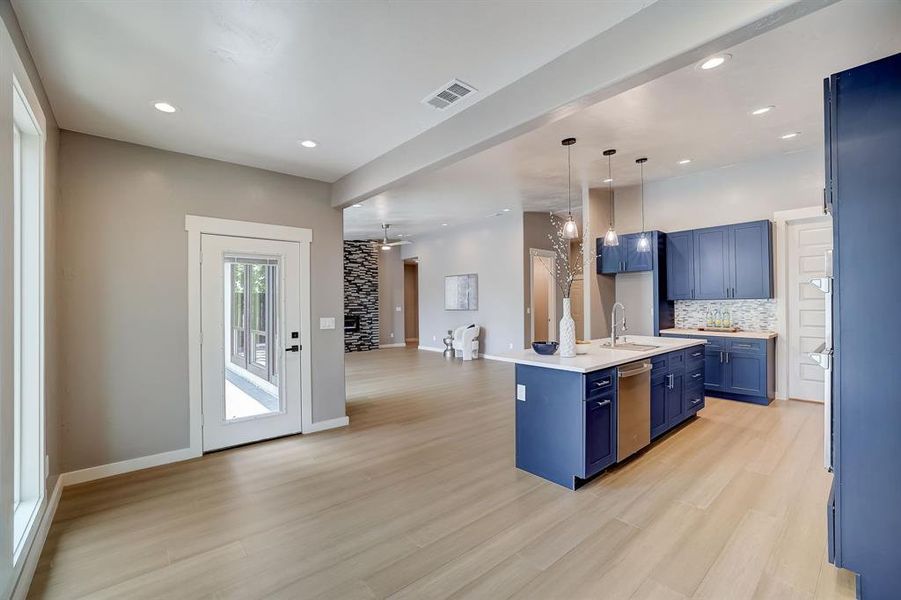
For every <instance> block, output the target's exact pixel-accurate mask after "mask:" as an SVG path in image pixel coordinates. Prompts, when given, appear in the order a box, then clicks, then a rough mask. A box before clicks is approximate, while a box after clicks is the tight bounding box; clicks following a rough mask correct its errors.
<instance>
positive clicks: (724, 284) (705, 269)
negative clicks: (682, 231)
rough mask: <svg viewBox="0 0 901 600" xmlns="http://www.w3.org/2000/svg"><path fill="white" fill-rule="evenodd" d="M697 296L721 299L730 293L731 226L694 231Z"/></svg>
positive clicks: (701, 298)
mask: <svg viewBox="0 0 901 600" xmlns="http://www.w3.org/2000/svg"><path fill="white" fill-rule="evenodd" d="M694 263H695V265H694V266H695V269H694V271H695V288H694V289H695V298H697V299H698V300H721V299H723V298H727V297H728V295H727V294H728V293H729V227H728V226H727V227H708V228H707V229H696V230H695V231H694Z"/></svg>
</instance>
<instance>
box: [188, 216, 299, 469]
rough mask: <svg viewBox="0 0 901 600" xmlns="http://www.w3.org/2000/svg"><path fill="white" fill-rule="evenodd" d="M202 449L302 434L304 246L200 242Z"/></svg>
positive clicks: (217, 238)
mask: <svg viewBox="0 0 901 600" xmlns="http://www.w3.org/2000/svg"><path fill="white" fill-rule="evenodd" d="M201 255H202V257H203V258H202V262H201V332H202V333H201V339H202V346H201V348H202V349H201V365H202V390H203V391H202V396H203V401H202V406H203V449H204V451H208V450H217V449H220V448H227V447H229V446H237V445H239V444H246V443H249V442H255V441H259V440H264V439H269V438H273V437H278V436H283V435H289V434H294V433H299V432H300V430H301V385H300V383H301V382H300V373H301V368H300V364H301V361H300V352H301V351H302V348H300V244H299V243H297V242H284V241H273V240H262V239H253V238H240V237H229V236H221V235H208V234H204V235H202V236H201Z"/></svg>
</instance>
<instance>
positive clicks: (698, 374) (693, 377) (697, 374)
mask: <svg viewBox="0 0 901 600" xmlns="http://www.w3.org/2000/svg"><path fill="white" fill-rule="evenodd" d="M700 376H701V374H700V373H695V374H694V375H692V376H691V378H692V379H697V378H698V377H700Z"/></svg>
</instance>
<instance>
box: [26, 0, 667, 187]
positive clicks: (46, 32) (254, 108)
mask: <svg viewBox="0 0 901 600" xmlns="http://www.w3.org/2000/svg"><path fill="white" fill-rule="evenodd" d="M652 1H653V0H604V1H593V2H588V1H555V0H546V1H539V0H531V1H529V2H516V1H512V0H511V1H492V2H408V1H385V0H345V1H342V2H274V1H256V2H254V1H249V0H244V1H222V0H215V1H212V0H211V1H192V2H187V1H184V2H167V1H164V0H150V1H148V0H130V1H128V2H115V1H114V2H110V1H105V0H86V1H81V2H60V1H58V0H13V7H14V9H15V12H16V14H17V16H18V18H19V21H20V23H21V26H22V29H23V31H24V33H25V36H26V39H27V41H28V45H29V48H30V49H31V52H32V54H33V56H34V59H35V62H36V63H37V66H38V70H39V71H40V73H41V76H42V78H43V81H44V85H45V87H46V89H47V93H48V95H49V96H50V100H51V104H52V105H53V111H54V114H55V116H56V118H57V120H58V122H59V125H60V126H61V127H63V128H65V129H71V130H74V131H81V132H85V133H90V134H94V135H99V136H104V137H109V138H114V139H118V140H124V141H129V142H135V143H139V144H145V145H148V146H153V147H157V148H163V149H167V150H174V151H178V152H184V153H188V154H194V155H197V156H204V157H209V158H215V159H220V160H225V161H229V162H234V163H239V164H245V165H251V166H257V167H261V168H265V169H270V170H274V171H279V172H284V173H290V174H294V175H300V176H304V177H312V178H315V179H321V180H324V181H334V180H336V179H337V178H339V177H340V176H342V175H344V174H346V173H348V172H350V171H352V170H354V169H356V168H357V167H359V166H361V165H363V164H365V163H367V162H369V161H371V160H372V159H374V158H376V157H378V156H379V155H381V154H383V153H385V152H387V151H388V150H391V149H392V148H394V147H396V146H398V145H399V144H401V143H403V142H405V141H407V140H409V139H411V138H413V137H415V136H416V135H418V134H420V133H422V132H423V131H425V130H427V129H429V128H431V127H433V126H435V125H436V124H438V123H439V122H441V121H442V120H444V119H446V118H448V117H449V116H451V115H452V114H454V112H455V111H456V112H459V111H460V110H463V109H465V106H466V104H463V105H461V106H458V107H456V108H455V109H448V110H446V111H437V110H435V109H432V108H431V107H428V106H426V105H423V104H421V102H420V101H421V100H422V98H424V97H425V96H426V95H427V94H429V93H431V92H433V91H434V90H435V89H437V88H439V87H440V86H442V85H444V84H445V83H447V82H448V81H449V80H450V79H452V78H454V77H457V78H459V79H461V80H463V81H465V82H467V83H469V84H471V85H473V86H475V87H476V88H477V89H478V90H479V93H478V94H477V95H476V96H474V97H472V99H471V100H469V101H468V105H471V104H472V103H474V102H477V101H478V100H479V99H481V98H484V97H486V96H488V95H490V94H492V93H493V92H495V91H497V90H499V89H500V88H502V87H504V86H506V85H508V84H510V83H512V82H513V81H515V80H517V79H519V78H520V77H522V76H524V75H526V74H527V73H529V72H531V71H533V70H534V69H536V68H538V67H540V66H542V65H543V64H545V63H547V62H549V61H551V60H552V59H554V58H556V57H557V56H559V55H560V54H563V53H564V52H566V51H568V50H570V49H571V48H573V47H575V46H577V45H579V44H581V43H583V42H585V41H586V40H588V39H589V38H591V37H593V36H596V35H598V34H600V33H601V32H603V31H605V30H606V29H608V28H610V27H612V26H613V25H615V24H616V23H618V22H620V21H622V20H623V19H625V18H627V17H629V16H630V15H632V14H634V13H635V12H637V11H639V10H640V9H641V8H642V7H644V6H646V5H648V4H651V3H652ZM159 100H165V101H167V102H170V103H172V104H174V105H175V106H177V107H178V109H179V110H178V112H176V113H174V114H171V115H166V114H163V113H159V112H157V111H156V110H154V109H153V106H152V105H153V103H154V102H156V101H159ZM304 139H313V140H316V141H317V142H318V143H319V146H318V147H317V148H315V149H313V150H308V149H303V148H300V147H298V145H297V142H298V141H299V140H304Z"/></svg>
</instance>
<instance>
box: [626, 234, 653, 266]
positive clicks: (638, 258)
mask: <svg viewBox="0 0 901 600" xmlns="http://www.w3.org/2000/svg"><path fill="white" fill-rule="evenodd" d="M645 235H646V236H647V238H648V250H646V251H644V252H642V251H641V250H639V249H638V243H639V241H640V240H641V234H640V233H630V234H628V235H626V236H623V237H625V238H626V244H625V248H626V257H625V258H626V264H625V269H624V270H625V271H626V272H627V273H637V272H639V271H652V270H653V269H654V249H655V247H656V246H657V240H656V237H655V235H654V233H653V232H646V233H645Z"/></svg>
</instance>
